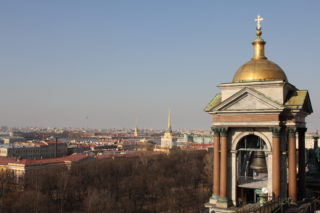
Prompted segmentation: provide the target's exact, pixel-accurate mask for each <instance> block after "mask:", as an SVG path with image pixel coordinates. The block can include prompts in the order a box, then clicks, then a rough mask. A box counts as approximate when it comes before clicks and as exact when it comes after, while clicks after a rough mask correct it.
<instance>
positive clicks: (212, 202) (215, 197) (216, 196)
mask: <svg viewBox="0 0 320 213" xmlns="http://www.w3.org/2000/svg"><path fill="white" fill-rule="evenodd" d="M218 200H219V195H215V194H213V195H212V196H211V197H210V199H209V203H210V204H216V203H217V202H218Z"/></svg>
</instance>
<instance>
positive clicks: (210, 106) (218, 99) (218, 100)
mask: <svg viewBox="0 0 320 213" xmlns="http://www.w3.org/2000/svg"><path fill="white" fill-rule="evenodd" d="M220 103H221V93H217V94H216V95H215V96H214V98H213V99H212V100H211V101H210V102H209V104H208V105H207V106H206V108H204V111H205V112H210V111H211V110H212V109H213V108H215V107H216V106H218V104H220Z"/></svg>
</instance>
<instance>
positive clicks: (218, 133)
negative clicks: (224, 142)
mask: <svg viewBox="0 0 320 213" xmlns="http://www.w3.org/2000/svg"><path fill="white" fill-rule="evenodd" d="M211 130H212V132H213V136H219V135H220V128H219V127H215V126H211Z"/></svg>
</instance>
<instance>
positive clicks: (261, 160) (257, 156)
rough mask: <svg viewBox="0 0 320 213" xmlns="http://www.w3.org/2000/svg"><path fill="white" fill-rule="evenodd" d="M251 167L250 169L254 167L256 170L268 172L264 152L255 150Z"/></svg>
mask: <svg viewBox="0 0 320 213" xmlns="http://www.w3.org/2000/svg"><path fill="white" fill-rule="evenodd" d="M249 167H250V169H253V170H254V171H255V172H258V173H266V172H267V164H266V157H265V155H264V152H262V151H254V152H253V157H252V160H251V163H250V166H249Z"/></svg>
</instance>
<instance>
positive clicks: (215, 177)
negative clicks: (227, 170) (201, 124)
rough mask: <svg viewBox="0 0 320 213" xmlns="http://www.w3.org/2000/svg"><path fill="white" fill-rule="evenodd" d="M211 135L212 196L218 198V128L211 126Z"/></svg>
mask: <svg viewBox="0 0 320 213" xmlns="http://www.w3.org/2000/svg"><path fill="white" fill-rule="evenodd" d="M212 131H213V133H214V135H213V145H214V150H213V151H214V153H213V190H212V192H213V196H212V197H213V198H214V199H218V197H219V195H220V132H219V129H218V128H212Z"/></svg>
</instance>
